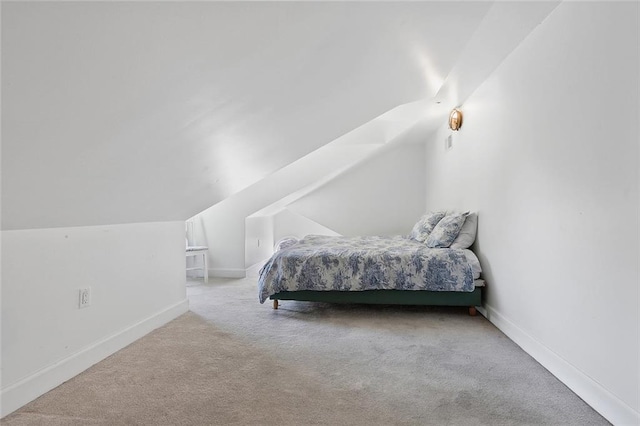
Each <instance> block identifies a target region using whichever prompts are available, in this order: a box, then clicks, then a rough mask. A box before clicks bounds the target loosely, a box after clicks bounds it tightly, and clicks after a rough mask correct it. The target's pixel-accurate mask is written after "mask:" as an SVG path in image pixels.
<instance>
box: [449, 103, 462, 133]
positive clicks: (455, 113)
mask: <svg viewBox="0 0 640 426" xmlns="http://www.w3.org/2000/svg"><path fill="white" fill-rule="evenodd" d="M460 127H462V111H460V110H459V109H457V108H454V109H452V110H451V113H450V114H449V128H450V129H451V130H460Z"/></svg>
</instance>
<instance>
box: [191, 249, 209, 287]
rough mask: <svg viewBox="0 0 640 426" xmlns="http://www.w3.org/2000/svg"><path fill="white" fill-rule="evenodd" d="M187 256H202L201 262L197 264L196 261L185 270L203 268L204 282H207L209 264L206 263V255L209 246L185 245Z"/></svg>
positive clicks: (207, 254) (207, 255)
mask: <svg viewBox="0 0 640 426" xmlns="http://www.w3.org/2000/svg"><path fill="white" fill-rule="evenodd" d="M189 256H194V257H197V256H202V263H201V264H198V263H197V261H196V264H195V266H190V267H188V268H187V271H194V270H196V269H204V282H205V283H208V282H209V265H208V257H209V247H205V246H187V257H189Z"/></svg>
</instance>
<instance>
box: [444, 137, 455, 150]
mask: <svg viewBox="0 0 640 426" xmlns="http://www.w3.org/2000/svg"><path fill="white" fill-rule="evenodd" d="M452 148H453V136H452V135H449V136H447V137H446V138H445V140H444V150H445V151H450V150H451V149H452Z"/></svg>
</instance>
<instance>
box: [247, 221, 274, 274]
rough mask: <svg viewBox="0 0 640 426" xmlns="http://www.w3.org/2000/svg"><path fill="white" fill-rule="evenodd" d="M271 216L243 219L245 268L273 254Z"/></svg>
mask: <svg viewBox="0 0 640 426" xmlns="http://www.w3.org/2000/svg"><path fill="white" fill-rule="evenodd" d="M274 243H275V241H274V237H273V216H257V217H248V218H246V219H245V244H244V247H245V255H244V258H245V268H248V267H250V266H252V265H255V264H256V263H258V262H260V261H263V260H265V259H268V258H269V256H271V255H272V254H273V245H274Z"/></svg>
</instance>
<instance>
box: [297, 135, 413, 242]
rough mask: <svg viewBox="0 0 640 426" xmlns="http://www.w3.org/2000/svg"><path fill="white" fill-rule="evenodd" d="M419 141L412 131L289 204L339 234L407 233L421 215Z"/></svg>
mask: <svg viewBox="0 0 640 426" xmlns="http://www.w3.org/2000/svg"><path fill="white" fill-rule="evenodd" d="M423 141H424V139H423V135H422V134H421V133H420V132H419V130H418V129H416V128H414V129H411V130H409V131H408V132H406V133H405V134H403V135H402V136H400V137H399V138H398V139H397V141H394V142H393V143H390V144H389V145H387V146H385V147H384V148H382V149H381V150H380V151H379V152H376V153H375V154H374V155H372V156H371V157H370V158H368V159H367V160H365V161H363V162H361V163H360V164H358V165H357V166H355V167H353V168H351V169H349V170H348V171H347V172H345V173H343V174H341V175H340V176H338V177H337V178H335V179H333V180H331V181H330V182H328V183H327V184H325V185H323V186H322V187H320V188H318V189H317V190H315V191H313V192H311V193H310V194H308V195H306V196H304V197H302V198H301V199H299V200H297V201H295V202H294V203H292V204H290V205H289V207H288V208H289V209H290V210H291V211H293V212H295V213H298V214H300V215H302V216H304V217H307V218H309V219H310V220H312V221H314V222H317V223H319V224H320V225H323V226H325V227H327V228H330V229H332V230H334V231H336V232H338V233H340V234H342V235H408V234H409V232H411V228H412V227H413V225H414V224H415V222H416V221H417V220H418V218H419V217H420V216H421V215H422V214H423V213H424V195H423V194H424V193H425V190H424V188H425V183H424V182H425V175H424V142H423ZM412 142H421V143H412Z"/></svg>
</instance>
